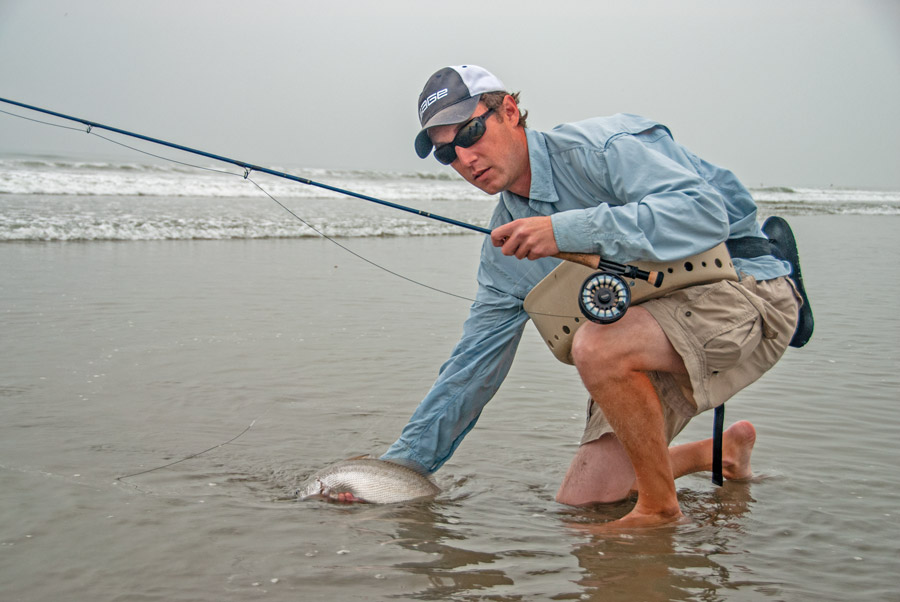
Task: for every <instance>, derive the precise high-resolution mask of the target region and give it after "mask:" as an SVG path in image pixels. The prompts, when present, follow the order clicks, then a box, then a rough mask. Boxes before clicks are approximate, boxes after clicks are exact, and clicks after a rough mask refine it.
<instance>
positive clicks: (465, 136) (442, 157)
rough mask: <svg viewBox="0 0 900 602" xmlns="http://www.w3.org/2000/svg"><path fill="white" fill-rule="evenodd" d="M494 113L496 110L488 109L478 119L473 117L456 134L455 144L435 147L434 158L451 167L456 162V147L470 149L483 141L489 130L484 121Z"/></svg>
mask: <svg viewBox="0 0 900 602" xmlns="http://www.w3.org/2000/svg"><path fill="white" fill-rule="evenodd" d="M493 112H494V109H488V110H487V111H486V112H484V113H482V114H481V115H479V116H478V117H473V118H472V119H470V120H469V121H467V122H466V124H465V125H464V126H462V127H461V128H459V131H458V132H456V136H455V137H454V138H453V142H448V143H447V144H442V145H440V146H436V147H434V158H435V159H437V160H438V161H439V162H441V163H443V164H444V165H450V164H451V163H453V162H454V161H456V147H457V146H461V147H463V148H469V147H470V146H472V145H473V144H475V143H476V142H478V141H479V140H481V137H482V136H484V132H485V130H486V129H487V126H486V125H484V121H485V119H487V118H488V115H490V114H491V113H493Z"/></svg>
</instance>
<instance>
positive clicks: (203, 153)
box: [0, 98, 572, 317]
mask: <svg viewBox="0 0 900 602" xmlns="http://www.w3.org/2000/svg"><path fill="white" fill-rule="evenodd" d="M0 102H5V103H8V104H11V105H14V106H19V107H22V108H25V109H28V110H31V111H36V112H39V113H44V114H47V115H52V116H54V117H58V118H61V119H67V120H69V121H76V122H78V123H82V124H84V125H85V126H87V130H86V132H87V133H88V134H92V135H94V136H98V137H99V138H101V139H103V140H106V141H108V142H112V143H113V144H116V145H119V146H122V147H124V148H128V149H130V150H133V151H135V152H138V153H142V154H145V155H148V156H151V157H155V158H158V159H161V160H163V161H169V162H172V163H176V164H179V165H184V166H187V167H192V168H196V169H201V170H205V171H211V172H215V173H221V174H227V175H232V176H241V174H236V173H234V172H230V171H225V170H219V169H213V168H209V167H203V166H200V165H195V164H192V163H186V162H183V161H178V160H176V159H172V158H169V157H165V156H161V155H156V154H153V153H151V152H148V151H145V150H142V149H139V148H135V147H133V146H129V145H127V144H124V143H122V142H119V141H117V140H113V139H111V138H108V137H106V136H102V135H100V134H98V133H96V132H94V131H93V130H94V128H101V129H105V130H108V131H111V132H114V133H117V134H121V135H125V136H130V137H133V138H137V139H139V140H145V141H148V142H151V143H154V144H159V145H162V146H166V147H169V148H174V149H177V150H180V151H184V152H188V153H193V154H196V155H200V156H204V157H207V158H211V159H214V160H216V161H220V162H223V163H229V164H232V165H236V166H238V167H241V168H242V169H243V170H244V174H243V176H242V177H243V178H244V179H246V180H249V181H250V182H252V183H253V184H254V185H255V186H256V187H257V188H259V189H260V190H261V191H262V192H263V193H264V194H265V195H266V196H268V197H269V198H270V199H272V200H273V201H275V202H276V203H277V204H278V205H279V206H281V207H282V208H283V209H284V210H285V211H287V212H288V213H290V214H291V215H292V216H294V217H295V218H296V219H298V220H299V221H300V222H302V223H303V224H304V225H306V226H307V227H308V228H310V229H311V230H312V231H313V232H315V233H316V234H318V235H319V236H321V237H323V238H325V239H326V240H328V241H330V242H332V243H334V244H336V245H337V246H339V247H340V248H342V249H344V250H345V251H347V252H348V253H350V254H352V255H354V256H355V257H358V258H359V259H362V260H363V261H365V262H367V263H369V264H371V265H372V266H374V267H376V268H378V269H380V270H383V271H385V272H387V273H389V274H392V275H394V276H396V277H398V278H402V279H403V280H406V281H408V282H410V283H413V284H417V285H419V286H421V287H423V288H427V289H430V290H433V291H435V292H439V293H443V294H445V295H448V296H451V297H456V298H458V299H462V300H465V301H470V302H475V303H478V301H477V300H475V299H472V298H470V297H466V296H463V295H458V294H456V293H451V292H449V291H445V290H442V289H439V288H436V287H433V286H430V285H428V284H425V283H423V282H420V281H417V280H414V279H412V278H408V277H406V276H403V275H402V274H399V273H397V272H394V271H392V270H390V269H388V268H385V267H384V266H381V265H379V264H377V263H375V262H373V261H371V260H369V259H366V258H365V257H363V256H361V255H359V254H358V253H356V252H354V251H352V250H351V249H349V248H347V247H346V246H344V245H342V244H341V243H339V242H337V241H336V240H334V239H333V238H331V237H329V236H327V235H326V234H325V233H323V232H321V231H319V230H318V229H316V228H315V227H313V226H312V225H311V224H310V223H309V222H307V221H306V220H304V219H302V218H301V217H300V216H299V215H297V214H296V213H295V212H293V211H291V210H290V209H288V208H287V207H286V206H285V205H284V204H283V203H281V202H280V201H278V200H277V199H276V198H275V197H274V196H272V195H271V194H269V193H268V192H267V191H266V190H265V189H263V188H262V187H261V186H260V185H259V184H258V183H257V182H256V181H254V180H252V179H250V178H249V174H250V173H251V172H252V171H257V172H261V173H267V174H269V175H274V176H276V177H280V178H284V179H288V180H292V181H295V182H299V183H301V184H307V185H310V186H316V187H319V188H323V189H325V190H330V191H332V192H337V193H339V194H344V195H347V196H351V197H354V198H358V199H362V200H365V201H370V202H373V203H377V204H380V205H384V206H387V207H391V208H394V209H399V210H401V211H406V212H409V213H415V214H416V215H420V216H422V217H427V218H429V219H434V220H437V221H441V222H444V223H448V224H452V225H455V226H459V227H462V228H466V229H469V230H473V231H475V232H479V233H481V234H488V235H490V233H491V231H490V230H489V229H487V228H482V227H480V226H476V225H474V224H470V223H466V222H462V221H459V220H456V219H453V218H448V217H444V216H441V215H437V214H434V213H429V212H427V211H422V210H420V209H415V208H412V207H407V206H405V205H399V204H397V203H391V202H389V201H384V200H381V199H378V198H375V197H371V196H368V195H364V194H360V193H357V192H353V191H350V190H346V189H342V188H338V187H336V186H331V185H328V184H322V183H320V182H315V181H313V180H310V179H308V178H301V177H298V176H294V175H291V174H288V173H284V172H281V171H276V170H273V169H269V168H266V167H260V166H257V165H253V164H251V163H247V162H244V161H238V160H236V159H231V158H228V157H224V156H221V155H216V154H213V153H208V152H206V151H202V150H198V149H193V148H190V147H187V146H182V145H179V144H174V143H172V142H167V141H165V140H160V139H157V138H151V137H149V136H144V135H143V134H136V133H134V132H129V131H127V130H122V129H119V128H114V127H110V126H106V125H103V124H100V123H96V122H93V121H88V120H86V119H81V118H78V117H72V116H70V115H65V114H63V113H57V112H55V111H49V110H47V109H42V108H40V107H35V106H32V105H27V104H24V103H21V102H17V101H14V100H8V99H5V98H0ZM0 112H2V113H5V114H7V115H11V116H13V117H18V118H20V119H25V120H27V121H33V122H36V123H42V124H45V125H51V126H54V127H59V128H63V129H67V130H73V131H76V132H81V131H85V130H81V129H79V128H74V127H69V126H64V125H60V124H56V123H50V122H46V121H40V120H37V119H32V118H30V117H25V116H23V115H18V114H15V113H10V112H8V111H2V110H0ZM533 269H535V266H529V269H528V270H525V271H524V272H523V273H522V275H521V276H520V279H519V281H520V282H521V280H524V279H525V278H526V277H527V276H528V274H529V273H530V272H531V270H533ZM520 311H524V310H520ZM542 315H548V316H556V314H542ZM556 317H572V316H556Z"/></svg>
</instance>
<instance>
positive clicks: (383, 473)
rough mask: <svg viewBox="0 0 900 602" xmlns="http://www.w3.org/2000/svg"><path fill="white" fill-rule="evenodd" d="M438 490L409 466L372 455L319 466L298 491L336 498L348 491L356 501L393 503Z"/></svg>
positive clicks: (307, 496) (308, 496)
mask: <svg viewBox="0 0 900 602" xmlns="http://www.w3.org/2000/svg"><path fill="white" fill-rule="evenodd" d="M440 492H441V489H440V488H439V487H438V486H437V485H435V484H434V483H433V482H432V481H431V480H430V479H428V478H427V477H424V476H422V475H420V474H419V473H417V472H416V471H414V470H412V469H410V468H407V467H405V466H401V465H399V464H394V463H393V462H387V461H385V460H378V459H375V458H356V459H351V460H344V461H342V462H337V463H336V464H332V465H331V466H329V467H328V468H324V469H322V470H320V471H319V472H317V473H316V474H314V475H313V476H311V477H310V478H309V480H308V481H307V482H306V483H304V485H303V487H301V488H300V489H299V490H298V491H297V494H298V495H299V496H300V499H302V500H308V499H325V500H331V501H336V500H337V499H338V494H340V493H350V494H352V495H353V497H354V498H356V500H357V501H361V502H369V503H371V504H393V503H396V502H405V501H407V500H414V499H417V498H422V497H432V496H435V495H437V494H438V493H440Z"/></svg>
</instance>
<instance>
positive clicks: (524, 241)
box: [491, 216, 559, 259]
mask: <svg viewBox="0 0 900 602" xmlns="http://www.w3.org/2000/svg"><path fill="white" fill-rule="evenodd" d="M491 242H492V243H493V245H494V246H495V247H501V249H500V250H501V251H502V252H503V254H504V255H515V256H516V257H518V258H519V259H525V258H528V259H540V258H541V257H549V256H551V255H556V254H557V253H559V247H557V246H556V237H554V236H553V223H552V222H551V220H550V217H549V216H546V217H545V216H541V217H525V218H522V219H517V220H515V221H512V222H509V223H508V224H503V225H502V226H498V227H497V228H494V230H493V231H491Z"/></svg>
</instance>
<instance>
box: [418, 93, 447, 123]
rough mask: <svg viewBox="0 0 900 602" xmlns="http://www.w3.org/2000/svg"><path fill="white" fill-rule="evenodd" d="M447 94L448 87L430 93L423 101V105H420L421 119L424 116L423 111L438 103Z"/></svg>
mask: <svg viewBox="0 0 900 602" xmlns="http://www.w3.org/2000/svg"><path fill="white" fill-rule="evenodd" d="M445 96H447V88H444V89H443V90H438V91H437V92H435V93H433V94H430V95H429V96H428V98H426V99H425V100H423V101H422V105H421V106H420V107H419V119H421V118H422V113H424V112H425V109H427V108H428V107H430V106H431V105H433V104H434V103H436V102H437V101H438V100H440V99H442V98H444V97H445Z"/></svg>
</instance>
